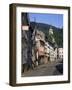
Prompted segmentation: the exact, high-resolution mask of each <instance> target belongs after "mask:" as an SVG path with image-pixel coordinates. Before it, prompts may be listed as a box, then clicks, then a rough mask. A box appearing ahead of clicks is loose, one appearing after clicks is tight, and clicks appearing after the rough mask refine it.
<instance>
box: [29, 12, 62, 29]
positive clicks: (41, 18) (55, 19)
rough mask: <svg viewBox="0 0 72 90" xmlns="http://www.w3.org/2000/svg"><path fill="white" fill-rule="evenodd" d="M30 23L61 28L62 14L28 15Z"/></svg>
mask: <svg viewBox="0 0 72 90" xmlns="http://www.w3.org/2000/svg"><path fill="white" fill-rule="evenodd" d="M29 18H30V21H35V22H40V23H46V24H50V25H53V26H55V27H58V28H62V27H63V15H62V14H39V13H38V14H37V13H29Z"/></svg>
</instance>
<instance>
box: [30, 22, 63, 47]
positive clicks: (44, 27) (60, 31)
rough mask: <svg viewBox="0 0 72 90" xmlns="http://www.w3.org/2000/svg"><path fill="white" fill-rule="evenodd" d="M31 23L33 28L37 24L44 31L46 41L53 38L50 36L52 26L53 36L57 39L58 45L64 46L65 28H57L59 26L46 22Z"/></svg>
mask: <svg viewBox="0 0 72 90" xmlns="http://www.w3.org/2000/svg"><path fill="white" fill-rule="evenodd" d="M30 25H31V27H32V28H33V29H34V27H35V26H36V28H37V29H38V30H40V31H42V32H44V33H45V39H46V41H50V40H51V38H50V36H49V28H50V27H52V29H53V32H54V36H53V37H54V38H55V41H56V43H57V45H58V47H63V29H60V28H57V27H55V26H52V25H48V24H44V23H35V22H31V23H30Z"/></svg>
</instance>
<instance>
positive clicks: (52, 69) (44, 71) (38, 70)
mask: <svg viewBox="0 0 72 90" xmlns="http://www.w3.org/2000/svg"><path fill="white" fill-rule="evenodd" d="M60 64H61V63H58V62H49V63H48V64H43V65H39V66H38V67H35V68H34V70H29V71H27V72H25V73H23V74H22V77H28V76H51V75H62V73H61V72H59V70H58V69H57V68H56V66H57V65H60Z"/></svg>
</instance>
